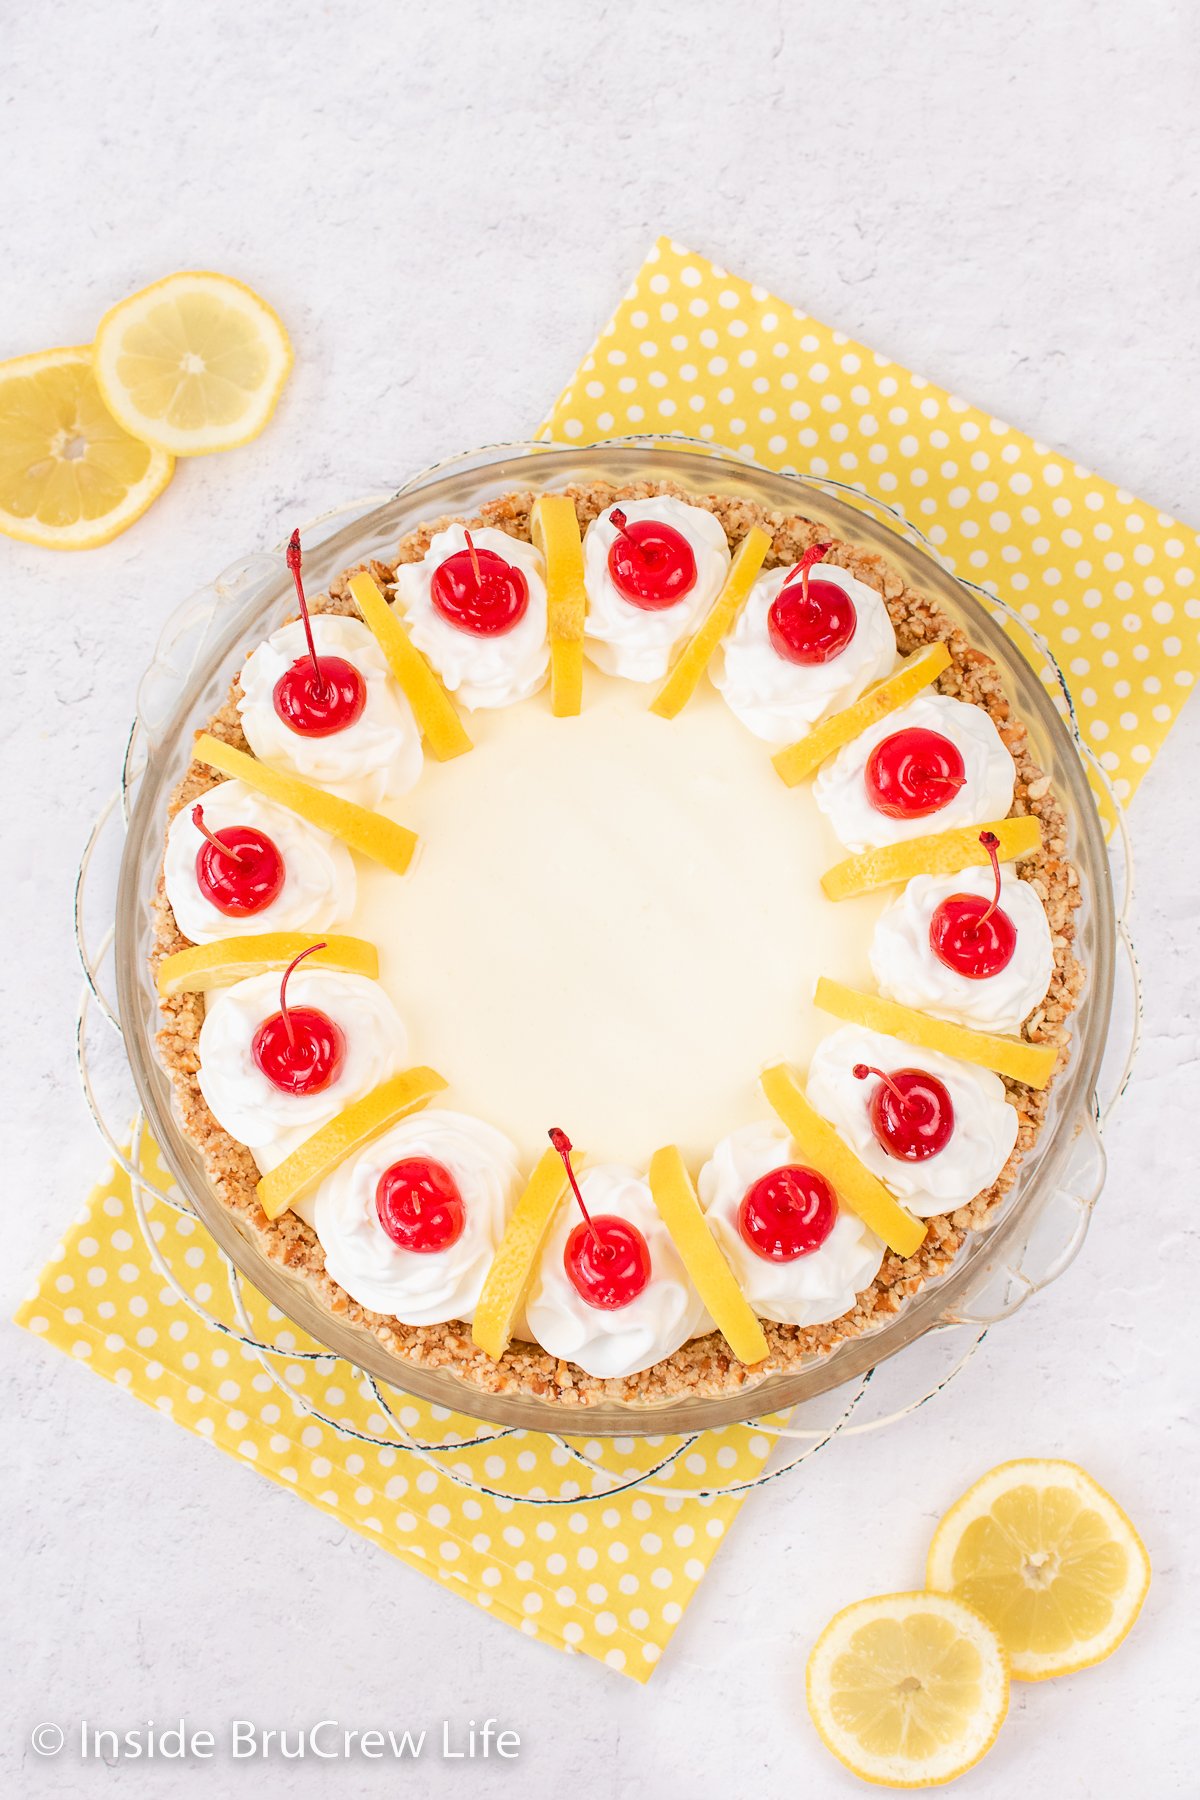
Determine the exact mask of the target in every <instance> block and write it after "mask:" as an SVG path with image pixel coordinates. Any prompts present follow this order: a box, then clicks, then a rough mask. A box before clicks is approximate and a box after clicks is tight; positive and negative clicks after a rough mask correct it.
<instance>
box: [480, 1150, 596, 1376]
mask: <svg viewBox="0 0 1200 1800" xmlns="http://www.w3.org/2000/svg"><path fill="white" fill-rule="evenodd" d="M575 1160H576V1163H578V1161H579V1154H578V1152H576V1156H575ZM566 1188H567V1171H566V1169H565V1168H564V1167H563V1161H562V1157H561V1156H560V1155H559V1154H558V1151H557V1150H545V1151H543V1153H542V1155H541V1157H540V1158H539V1160H538V1163H537V1166H536V1168H535V1169H534V1171H533V1174H532V1175H531V1176H530V1177H529V1181H528V1184H527V1185H526V1188H525V1191H524V1193H523V1194H522V1195H521V1197H520V1199H519V1200H518V1201H517V1204H516V1205H515V1206H514V1208H513V1211H512V1217H511V1218H510V1219H509V1221H508V1224H507V1225H506V1226H505V1228H504V1236H503V1237H502V1238H501V1239H500V1244H499V1247H498V1249H497V1251H496V1254H495V1256H494V1257H493V1259H492V1266H491V1268H490V1269H489V1270H488V1273H487V1280H486V1281H485V1282H484V1284H483V1292H482V1293H481V1294H480V1296H479V1304H478V1306H477V1307H476V1308H475V1322H474V1324H473V1325H472V1326H471V1337H472V1339H473V1340H474V1342H475V1343H476V1344H478V1346H479V1348H480V1349H481V1350H482V1351H483V1352H484V1354H485V1355H487V1356H490V1357H491V1359H492V1361H493V1362H499V1360H500V1358H501V1357H502V1356H503V1355H504V1352H505V1351H506V1350H507V1349H508V1346H509V1343H510V1341H511V1339H512V1331H513V1324H514V1322H515V1320H516V1317H517V1314H518V1313H519V1312H520V1310H521V1306H522V1303H523V1301H524V1299H525V1295H526V1292H527V1290H528V1288H529V1283H530V1281H531V1280H532V1278H533V1271H534V1270H535V1268H536V1267H537V1263H538V1258H539V1257H540V1256H541V1253H542V1245H543V1244H544V1243H545V1241H546V1233H547V1232H548V1231H549V1229H550V1225H551V1222H552V1221H553V1218H554V1215H555V1213H556V1212H557V1211H558V1205H559V1201H560V1200H561V1199H562V1197H563V1195H564V1193H565V1192H566Z"/></svg>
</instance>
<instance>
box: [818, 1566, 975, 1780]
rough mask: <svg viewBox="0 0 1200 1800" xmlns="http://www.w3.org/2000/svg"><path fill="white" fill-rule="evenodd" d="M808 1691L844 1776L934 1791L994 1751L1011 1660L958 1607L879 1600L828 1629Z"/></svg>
mask: <svg viewBox="0 0 1200 1800" xmlns="http://www.w3.org/2000/svg"><path fill="white" fill-rule="evenodd" d="M806 1686H807V1696H808V1710H809V1714H810V1716H811V1718H812V1722H813V1724H814V1725H815V1726H816V1728H817V1731H818V1733H819V1734H820V1737H821V1741H822V1743H823V1744H824V1745H825V1747H826V1749H827V1750H831V1751H832V1752H833V1754H834V1756H836V1757H837V1759H838V1761H839V1762H840V1763H844V1764H845V1766H846V1768H848V1769H850V1770H852V1771H853V1772H854V1774H855V1775H858V1776H861V1778H862V1779H863V1780H864V1781H874V1782H878V1783H879V1784H880V1785H881V1786H884V1787H935V1786H938V1785H940V1784H941V1783H942V1782H945V1781H953V1780H954V1778H955V1777H956V1776H957V1775H962V1774H963V1773H965V1771H966V1770H967V1769H970V1768H972V1767H973V1766H974V1764H975V1763H977V1762H978V1761H979V1760H980V1758H981V1757H983V1756H986V1754H987V1752H988V1751H989V1750H990V1749H991V1747H992V1745H993V1744H994V1743H995V1741H996V1736H997V1733H998V1732H999V1730H1000V1727H1001V1725H1002V1724H1003V1723H1004V1715H1005V1714H1006V1713H1007V1711H1008V1659H1007V1658H1006V1656H1005V1654H1004V1647H1003V1645H1002V1644H1001V1642H1000V1639H999V1638H998V1637H997V1636H996V1633H995V1632H994V1631H993V1630H992V1628H991V1626H990V1625H989V1624H988V1622H987V1620H986V1619H984V1618H981V1617H980V1615H979V1614H978V1613H977V1612H973V1611H972V1609H971V1608H970V1607H969V1606H964V1604H963V1603H962V1601H961V1600H955V1599H950V1598H948V1597H947V1596H946V1595H944V1594H881V1595H879V1596H878V1597H877V1598H876V1599H872V1600H859V1601H857V1602H856V1603H855V1604H854V1605H853V1606H847V1607H846V1608H845V1610H844V1611H843V1612H840V1613H838V1614H837V1615H836V1617H835V1618H832V1619H831V1620H830V1621H829V1623H828V1625H827V1626H826V1627H825V1629H824V1631H823V1632H822V1633H821V1635H820V1637H819V1638H818V1639H817V1641H816V1644H815V1645H814V1646H813V1652H812V1655H811V1656H810V1657H809V1659H808V1678H807V1684H806Z"/></svg>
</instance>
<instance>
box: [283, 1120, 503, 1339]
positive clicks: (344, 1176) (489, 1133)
mask: <svg viewBox="0 0 1200 1800" xmlns="http://www.w3.org/2000/svg"><path fill="white" fill-rule="evenodd" d="M409 1157H428V1158H430V1159H431V1160H432V1161H434V1162H437V1163H441V1165H442V1167H443V1168H444V1169H447V1170H448V1171H449V1173H450V1175H451V1176H452V1177H453V1180H454V1182H455V1185H456V1186H457V1188H458V1191H459V1194H460V1195H461V1196H462V1202H463V1228H462V1232H461V1234H460V1235H459V1237H458V1238H456V1240H455V1241H454V1243H452V1244H451V1245H449V1247H448V1248H447V1249H445V1250H436V1251H427V1252H425V1251H415V1250H405V1249H402V1248H401V1246H400V1245H399V1244H396V1243H393V1241H392V1239H391V1238H390V1237H389V1236H388V1234H387V1232H386V1231H385V1230H384V1229H383V1226H382V1225H381V1224H380V1222H379V1212H378V1209H377V1207H376V1190H377V1188H378V1186H379V1181H380V1177H381V1176H382V1175H383V1174H384V1173H385V1172H386V1171H387V1170H388V1169H389V1168H391V1166H392V1164H393V1163H396V1162H401V1161H405V1160H407V1159H408V1158H409ZM518 1180H519V1172H518V1168H517V1150H516V1145H515V1144H513V1143H512V1142H511V1140H510V1139H509V1138H506V1137H505V1135H504V1133H503V1132H502V1131H496V1130H495V1129H494V1128H493V1127H492V1126H491V1125H485V1124H484V1122H483V1120H482V1119H475V1118H471V1117H470V1116H469V1115H468V1114H466V1113H456V1112H442V1111H438V1110H436V1109H431V1110H430V1111H428V1112H422V1113H418V1114H416V1115H415V1116H414V1117H413V1118H411V1119H402V1120H401V1122H400V1123H399V1124H398V1125H394V1126H393V1127H392V1129H391V1130H390V1131H387V1132H385V1133H384V1135H383V1136H382V1137H380V1138H376V1139H375V1141H374V1143H372V1144H369V1145H368V1146H367V1148H366V1149H365V1150H363V1151H360V1153H359V1154H358V1155H357V1156H354V1157H350V1158H349V1159H348V1160H347V1161H346V1162H344V1163H341V1164H339V1166H338V1167H337V1168H336V1169H335V1170H334V1171H333V1173H332V1175H328V1176H326V1178H325V1180H324V1181H323V1182H322V1183H321V1185H320V1187H319V1188H318V1189H317V1192H316V1195H315V1197H314V1200H313V1229H314V1230H315V1232H316V1234H317V1236H318V1238H320V1240H321V1245H322V1248H323V1249H324V1251H325V1267H326V1269H327V1270H328V1272H329V1274H330V1275H332V1277H333V1279H334V1280H335V1281H336V1282H338V1283H339V1285H340V1286H341V1287H344V1288H345V1290H346V1292H347V1293H348V1294H349V1295H350V1298H351V1299H352V1300H357V1301H358V1303H359V1305H360V1306H368V1307H370V1309H371V1311H372V1312H378V1313H385V1314H387V1315H389V1316H390V1317H392V1318H396V1319H399V1320H400V1322H401V1323H402V1324H404V1325H440V1324H442V1323H443V1322H444V1321H445V1320H447V1319H464V1320H467V1321H469V1320H471V1319H472V1318H474V1316H475V1307H476V1305H477V1303H478V1300H479V1295H480V1291H481V1290H482V1288H483V1283H484V1279H485V1277H486V1276H487V1272H488V1269H489V1268H490V1267H491V1263H492V1258H493V1257H494V1256H495V1254H496V1247H497V1245H498V1244H499V1242H500V1239H501V1236H502V1235H503V1232H504V1227H505V1224H506V1223H507V1221H508V1215H509V1212H510V1210H511V1208H512V1203H513V1200H514V1198H515V1195H516V1191H517V1183H518Z"/></svg>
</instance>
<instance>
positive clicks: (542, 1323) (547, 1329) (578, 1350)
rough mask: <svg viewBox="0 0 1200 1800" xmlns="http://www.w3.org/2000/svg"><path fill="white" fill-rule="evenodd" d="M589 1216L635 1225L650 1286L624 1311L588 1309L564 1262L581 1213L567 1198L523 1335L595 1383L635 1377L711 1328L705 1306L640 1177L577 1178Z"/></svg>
mask: <svg viewBox="0 0 1200 1800" xmlns="http://www.w3.org/2000/svg"><path fill="white" fill-rule="evenodd" d="M579 1186H580V1189H581V1191H582V1193H583V1198H584V1202H585V1204H586V1206H587V1209H588V1211H589V1212H590V1213H591V1215H592V1217H593V1218H595V1217H596V1216H597V1215H598V1214H601V1213H615V1214H617V1215H618V1216H619V1217H620V1218H622V1219H627V1220H628V1221H629V1223H630V1224H631V1225H636V1227H637V1229H638V1230H639V1231H640V1232H641V1234H642V1236H643V1237H644V1238H645V1240H646V1247H647V1249H648V1250H649V1252H650V1280H649V1281H648V1282H647V1284H646V1286H645V1287H644V1288H643V1289H642V1292H641V1293H640V1294H639V1295H638V1296H637V1299H636V1300H631V1301H630V1302H629V1304H628V1306H620V1307H616V1308H615V1309H613V1310H612V1311H606V1310H605V1309H604V1308H602V1307H598V1306H589V1305H588V1303H587V1301H586V1300H584V1299H583V1297H582V1295H581V1294H580V1293H579V1292H578V1290H577V1288H576V1287H575V1285H574V1283H573V1282H572V1280H571V1278H570V1276H569V1275H568V1274H567V1271H566V1267H565V1265H564V1262H563V1255H564V1252H565V1251H566V1247H567V1239H568V1238H569V1237H570V1235H571V1233H572V1231H573V1230H574V1229H575V1227H576V1225H578V1224H579V1220H580V1215H579V1209H578V1207H577V1206H576V1205H575V1202H574V1201H573V1200H572V1199H571V1198H570V1196H568V1197H567V1199H566V1200H564V1202H563V1204H562V1205H561V1206H560V1207H559V1210H558V1215H557V1217H556V1219H555V1222H554V1225H553V1227H552V1229H551V1231H550V1234H549V1238H548V1240H547V1243H546V1247H545V1249H544V1250H543V1252H542V1260H541V1263H540V1264H539V1267H538V1272H537V1275H536V1277H535V1278H534V1285H533V1288H532V1290H531V1292H530V1295H529V1299H528V1302H527V1305H526V1314H525V1316H526V1319H527V1321H528V1327H529V1331H530V1333H531V1334H532V1336H533V1337H534V1338H535V1339H536V1340H537V1342H538V1343H539V1344H540V1345H541V1346H542V1348H543V1350H548V1351H549V1352H550V1354H551V1356H561V1357H565V1358H567V1359H568V1360H569V1361H571V1362H575V1363H578V1364H579V1366H580V1368H581V1369H584V1370H586V1372H587V1373H588V1374H589V1375H594V1376H596V1377H597V1378H598V1379H600V1380H607V1379H613V1378H616V1377H619V1376H624V1375H636V1374H638V1373H639V1371H640V1370H642V1369H648V1368H649V1367H650V1365H651V1363H656V1362H660V1361H661V1360H662V1358H663V1357H664V1356H670V1355H671V1353H672V1351H675V1350H678V1348H679V1346H680V1345H681V1344H685V1343H686V1342H687V1340H688V1339H689V1338H690V1337H695V1336H696V1335H697V1333H698V1332H700V1331H706V1330H708V1331H710V1330H712V1329H713V1327H712V1321H711V1320H710V1319H709V1318H708V1314H707V1313H706V1311H705V1307H704V1302H703V1301H702V1300H701V1298H700V1296H699V1294H697V1292H696V1290H695V1288H694V1287H693V1286H692V1284H691V1281H690V1280H689V1279H688V1276H687V1273H686V1271H685V1270H684V1266H683V1263H682V1262H681V1261H680V1257H679V1252H678V1251H677V1250H676V1248H675V1246H674V1244H673V1243H672V1241H671V1235H670V1233H669V1232H668V1230H667V1228H666V1226H665V1225H664V1224H663V1222H662V1218H661V1216H660V1215H659V1211H658V1208H657V1207H656V1206H655V1204H654V1201H653V1199H652V1198H651V1195H650V1184H649V1182H648V1181H647V1180H646V1177H645V1176H644V1175H639V1174H638V1173H637V1171H636V1170H635V1169H630V1168H627V1167H625V1166H624V1164H621V1163H601V1164H599V1165H598V1166H597V1167H596V1168H594V1169H585V1170H584V1171H583V1173H582V1174H581V1175H580V1177H579Z"/></svg>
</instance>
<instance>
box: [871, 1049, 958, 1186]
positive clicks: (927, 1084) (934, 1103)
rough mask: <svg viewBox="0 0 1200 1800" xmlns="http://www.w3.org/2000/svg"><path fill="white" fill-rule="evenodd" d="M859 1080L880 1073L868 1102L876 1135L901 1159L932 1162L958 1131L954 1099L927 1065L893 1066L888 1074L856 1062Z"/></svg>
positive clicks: (893, 1154)
mask: <svg viewBox="0 0 1200 1800" xmlns="http://www.w3.org/2000/svg"><path fill="white" fill-rule="evenodd" d="M854 1073H855V1076H856V1077H857V1079H858V1080H859V1081H866V1079H867V1077H868V1076H869V1075H877V1076H878V1077H879V1086H878V1087H877V1088H876V1089H875V1092H874V1093H873V1094H872V1095H871V1098H870V1100H869V1101H868V1102H867V1110H868V1111H869V1113H870V1115H871V1125H872V1128H873V1130H874V1132H875V1137H876V1140H877V1142H878V1143H879V1145H880V1146H881V1148H882V1149H884V1150H886V1151H887V1153H888V1155H889V1156H895V1157H898V1158H899V1159H900V1161H901V1162H928V1160H929V1158H930V1157H931V1156H936V1155H937V1154H938V1151H939V1150H944V1149H945V1148H946V1145H947V1144H948V1143H949V1142H950V1139H951V1137H952V1136H953V1135H954V1102H953V1101H952V1100H951V1098H950V1094H949V1090H948V1089H947V1087H946V1085H945V1083H944V1082H941V1081H939V1080H938V1078H937V1076H936V1075H930V1074H928V1073H927V1071H926V1070H924V1069H893V1071H892V1073H891V1074H890V1075H885V1074H884V1072H883V1070H882V1069H873V1068H872V1067H871V1065H870V1064H869V1063H855V1065H854Z"/></svg>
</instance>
